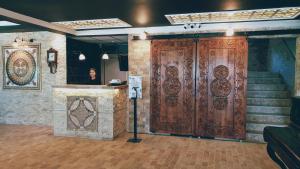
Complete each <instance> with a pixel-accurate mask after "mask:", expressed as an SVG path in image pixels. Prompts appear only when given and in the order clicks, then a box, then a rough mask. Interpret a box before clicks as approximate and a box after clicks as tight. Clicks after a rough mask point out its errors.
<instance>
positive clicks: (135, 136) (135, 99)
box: [127, 87, 142, 143]
mask: <svg viewBox="0 0 300 169" xmlns="http://www.w3.org/2000/svg"><path fill="white" fill-rule="evenodd" d="M137 88H138V87H133V88H132V89H133V90H134V91H135V97H132V98H131V99H132V100H133V103H134V105H133V106H134V108H133V138H130V139H128V140H127V142H131V143H139V142H141V141H142V139H140V138H138V137H137V97H138V96H137V93H138V92H137Z"/></svg>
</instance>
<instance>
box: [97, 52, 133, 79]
mask: <svg viewBox="0 0 300 169" xmlns="http://www.w3.org/2000/svg"><path fill="white" fill-rule="evenodd" d="M103 65H104V61H103V60H102V71H101V73H102V76H101V77H102V80H101V81H102V82H103V80H104V76H103V75H104V71H103V69H104V66H103ZM127 74H128V72H127V71H120V68H119V60H118V55H116V54H110V55H109V59H108V60H105V84H108V83H109V81H110V80H112V79H121V80H122V81H127Z"/></svg>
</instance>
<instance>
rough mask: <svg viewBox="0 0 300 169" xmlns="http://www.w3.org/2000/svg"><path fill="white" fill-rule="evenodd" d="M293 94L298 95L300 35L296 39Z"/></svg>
mask: <svg viewBox="0 0 300 169" xmlns="http://www.w3.org/2000/svg"><path fill="white" fill-rule="evenodd" d="M295 67H296V70H295V96H300V36H299V37H298V38H297V41H296V66H295Z"/></svg>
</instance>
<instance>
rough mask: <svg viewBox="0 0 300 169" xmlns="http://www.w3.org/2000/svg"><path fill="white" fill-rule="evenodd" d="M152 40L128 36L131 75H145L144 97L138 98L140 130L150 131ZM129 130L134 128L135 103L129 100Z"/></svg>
mask: <svg viewBox="0 0 300 169" xmlns="http://www.w3.org/2000/svg"><path fill="white" fill-rule="evenodd" d="M150 49H151V41H150V40H132V37H131V36H129V38H128V65H129V73H128V74H129V76H130V75H139V76H143V84H142V87H143V91H142V92H143V98H142V99H139V100H138V110H137V112H138V131H139V132H140V133H149V131H150ZM128 109H129V121H128V124H129V125H128V130H129V131H132V128H133V103H132V102H131V101H129V106H128Z"/></svg>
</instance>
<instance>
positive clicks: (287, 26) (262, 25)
mask: <svg viewBox="0 0 300 169" xmlns="http://www.w3.org/2000/svg"><path fill="white" fill-rule="evenodd" d="M228 28H230V29H234V31H235V32H253V31H276V30H295V29H300V22H299V20H280V21H256V22H235V23H210V24H201V27H200V28H197V29H184V27H183V25H176V26H160V27H144V28H122V29H100V30H83V31H77V36H95V35H126V34H132V35H138V34H140V33H142V32H147V34H149V35H175V34H195V33H223V32H225V31H226V30H227V29H228Z"/></svg>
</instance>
